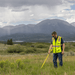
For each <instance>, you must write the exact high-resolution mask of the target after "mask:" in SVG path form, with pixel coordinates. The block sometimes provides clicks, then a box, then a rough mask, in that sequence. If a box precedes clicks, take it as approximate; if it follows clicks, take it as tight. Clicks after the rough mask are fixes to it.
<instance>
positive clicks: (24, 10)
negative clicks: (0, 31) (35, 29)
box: [0, 0, 75, 27]
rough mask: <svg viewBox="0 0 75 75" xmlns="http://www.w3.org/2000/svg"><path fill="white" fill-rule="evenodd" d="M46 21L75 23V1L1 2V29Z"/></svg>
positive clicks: (25, 0) (24, 0)
mask: <svg viewBox="0 0 75 75" xmlns="http://www.w3.org/2000/svg"><path fill="white" fill-rule="evenodd" d="M45 19H62V20H65V21H67V22H69V23H72V22H75V0H0V27H3V26H7V25H18V24H36V23H39V22H40V21H42V20H45Z"/></svg>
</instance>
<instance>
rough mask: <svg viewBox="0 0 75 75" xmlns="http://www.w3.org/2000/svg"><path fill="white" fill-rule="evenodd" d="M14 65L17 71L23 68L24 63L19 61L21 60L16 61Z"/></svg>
mask: <svg viewBox="0 0 75 75" xmlns="http://www.w3.org/2000/svg"><path fill="white" fill-rule="evenodd" d="M16 63H17V68H18V69H23V68H24V63H23V62H22V61H21V59H17V60H16Z"/></svg>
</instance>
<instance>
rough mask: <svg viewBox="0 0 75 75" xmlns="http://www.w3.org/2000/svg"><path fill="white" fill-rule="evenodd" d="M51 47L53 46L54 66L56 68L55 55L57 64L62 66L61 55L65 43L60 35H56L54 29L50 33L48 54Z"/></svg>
mask: <svg viewBox="0 0 75 75" xmlns="http://www.w3.org/2000/svg"><path fill="white" fill-rule="evenodd" d="M51 48H53V63H54V67H55V68H57V57H58V58H59V65H60V66H62V65H63V62H62V55H63V54H64V48H65V44H64V42H63V39H62V37H60V36H57V33H56V32H55V31H54V32H53V33H52V41H51V45H50V48H49V51H48V53H49V54H50V50H51Z"/></svg>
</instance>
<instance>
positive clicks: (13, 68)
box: [0, 55, 75, 75]
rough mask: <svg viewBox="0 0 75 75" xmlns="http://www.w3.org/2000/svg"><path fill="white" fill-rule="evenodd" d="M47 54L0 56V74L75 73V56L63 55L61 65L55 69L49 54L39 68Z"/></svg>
mask: <svg viewBox="0 0 75 75" xmlns="http://www.w3.org/2000/svg"><path fill="white" fill-rule="evenodd" d="M46 56H47V55H33V56H32V55H28V56H25V55H18V56H13V55H11V56H10V57H9V56H0V75H75V67H74V66H75V60H74V59H75V56H67V57H63V66H62V67H60V66H59V61H58V60H57V62H58V68H57V69H55V68H54V67H53V61H52V60H53V57H52V56H51V55H50V56H49V57H48V59H47V61H46V63H45V64H44V66H43V68H42V69H41V65H42V64H43V62H44V60H45V58H46Z"/></svg>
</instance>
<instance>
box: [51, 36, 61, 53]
mask: <svg viewBox="0 0 75 75" xmlns="http://www.w3.org/2000/svg"><path fill="white" fill-rule="evenodd" d="M52 45H53V47H52V48H53V53H60V52H61V37H60V36H58V38H57V40H56V42H55V39H54V38H52Z"/></svg>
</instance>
